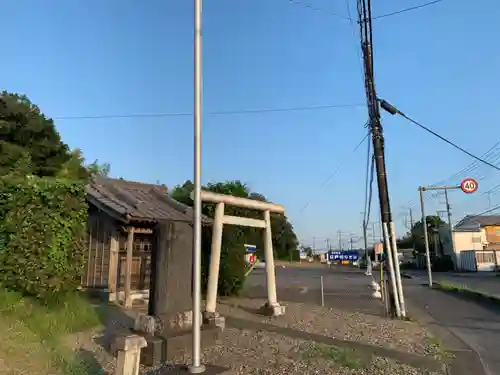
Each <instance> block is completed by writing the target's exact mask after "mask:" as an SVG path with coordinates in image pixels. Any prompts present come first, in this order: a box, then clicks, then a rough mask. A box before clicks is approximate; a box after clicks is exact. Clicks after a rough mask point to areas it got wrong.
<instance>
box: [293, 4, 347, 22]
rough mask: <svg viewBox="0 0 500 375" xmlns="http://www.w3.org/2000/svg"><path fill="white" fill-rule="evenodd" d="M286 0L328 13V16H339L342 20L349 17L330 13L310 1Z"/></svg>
mask: <svg viewBox="0 0 500 375" xmlns="http://www.w3.org/2000/svg"><path fill="white" fill-rule="evenodd" d="M288 1H289V2H290V3H292V4H295V5H299V6H301V7H303V8H308V9H311V10H314V11H315V12H322V13H326V14H328V15H330V16H333V17H337V18H341V19H343V20H350V19H351V17H350V16H349V17H346V16H344V15H342V14H338V13H332V12H330V11H328V10H326V9H324V8H320V7H317V6H314V5H312V4H310V3H306V2H304V1H300V0H288Z"/></svg>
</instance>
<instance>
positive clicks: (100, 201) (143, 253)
mask: <svg viewBox="0 0 500 375" xmlns="http://www.w3.org/2000/svg"><path fill="white" fill-rule="evenodd" d="M87 199H88V203H89V222H88V236H89V237H88V251H87V253H86V255H85V270H84V276H83V277H82V287H84V288H85V289H87V290H94V291H101V292H104V293H107V294H108V295H109V299H110V300H111V301H123V302H124V303H125V305H131V303H132V300H134V299H137V298H147V297H148V294H149V286H150V274H151V250H152V246H153V228H154V227H155V225H156V224H157V223H158V222H160V221H162V222H165V221H170V222H175V223H178V224H177V228H179V229H180V227H181V226H182V227H183V229H182V230H180V231H179V233H180V235H182V236H184V237H186V238H184V239H183V240H182V241H181V242H180V243H181V247H182V248H181V249H176V250H175V251H182V252H184V251H185V252H191V251H192V250H191V239H192V224H191V223H192V220H193V211H192V208H191V207H189V206H186V205H184V204H182V203H179V202H177V201H176V200H174V199H172V198H171V197H170V196H169V195H168V189H167V187H166V186H165V185H154V184H145V183H140V182H132V181H125V180H120V179H111V178H104V177H96V178H94V179H93V181H92V182H91V183H90V184H89V186H88V187H87ZM203 220H204V222H205V223H208V222H209V219H207V218H203Z"/></svg>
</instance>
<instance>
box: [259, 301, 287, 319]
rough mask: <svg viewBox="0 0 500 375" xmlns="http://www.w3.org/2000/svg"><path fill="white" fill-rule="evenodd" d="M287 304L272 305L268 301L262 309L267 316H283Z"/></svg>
mask: <svg viewBox="0 0 500 375" xmlns="http://www.w3.org/2000/svg"><path fill="white" fill-rule="evenodd" d="M285 310H286V306H283V305H280V304H279V303H276V304H273V305H270V304H269V302H266V304H265V305H264V306H262V307H261V311H262V313H263V314H264V315H267V316H282V315H285Z"/></svg>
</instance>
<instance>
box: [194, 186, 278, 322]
mask: <svg viewBox="0 0 500 375" xmlns="http://www.w3.org/2000/svg"><path fill="white" fill-rule="evenodd" d="M201 200H202V201H204V202H211V203H215V204H216V207H215V217H214V221H213V232H212V248H211V255H210V268H209V273H208V287H207V302H206V307H205V314H204V315H205V316H204V317H205V320H208V321H209V322H210V321H216V320H217V318H219V314H218V313H217V285H218V281H219V267H220V255H221V246H222V230H223V227H224V224H230V225H240V226H245V227H254V228H262V229H264V230H265V231H264V256H265V260H266V281H267V303H266V304H265V305H264V306H263V307H264V311H265V312H266V313H268V314H269V315H273V316H280V315H283V314H284V313H285V306H281V305H280V304H279V302H278V297H277V295H276V275H275V269H274V253H273V242H272V232H271V212H273V213H279V214H284V213H285V208H284V207H283V206H281V205H279V204H274V203H268V202H261V201H257V200H253V199H247V198H238V197H233V196H231V195H223V194H217V193H212V192H210V191H206V190H202V191H201ZM225 205H231V206H237V207H243V208H249V209H253V210H259V211H262V212H263V219H262V220H258V219H251V218H246V217H240V216H230V215H224V208H225Z"/></svg>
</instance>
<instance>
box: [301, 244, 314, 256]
mask: <svg viewBox="0 0 500 375" xmlns="http://www.w3.org/2000/svg"><path fill="white" fill-rule="evenodd" d="M303 251H304V253H305V254H306V256H307V257H309V258H312V257H313V256H314V251H313V249H312V248H311V247H310V246H306V247H304V249H303Z"/></svg>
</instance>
